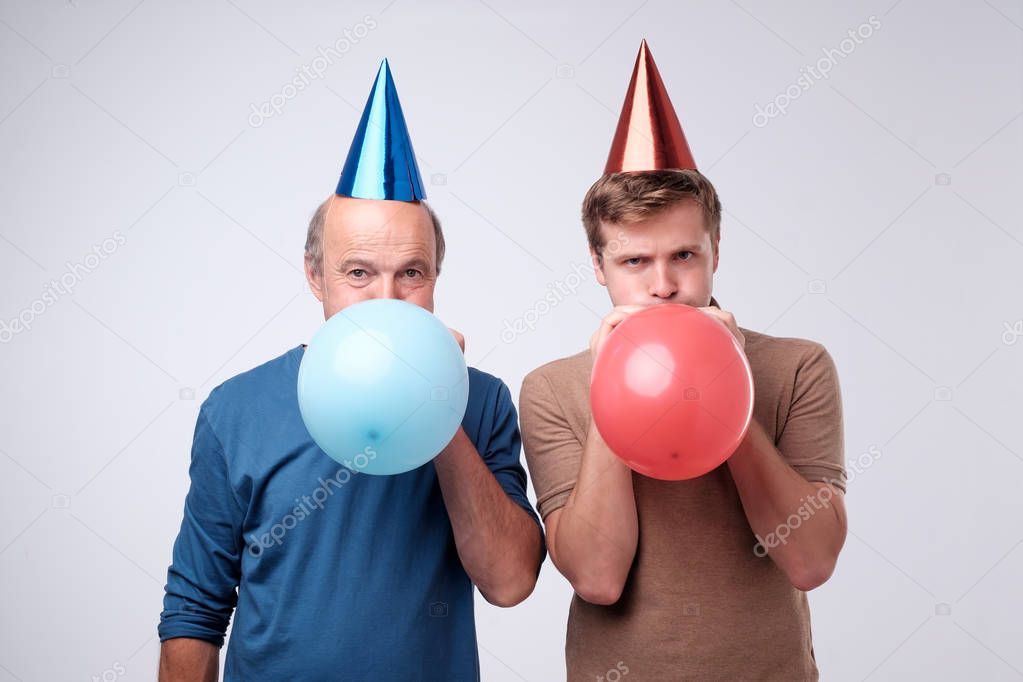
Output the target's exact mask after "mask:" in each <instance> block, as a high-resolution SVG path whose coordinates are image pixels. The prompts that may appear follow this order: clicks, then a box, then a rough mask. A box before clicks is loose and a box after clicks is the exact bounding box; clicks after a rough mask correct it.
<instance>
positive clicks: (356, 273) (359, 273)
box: [348, 268, 366, 279]
mask: <svg viewBox="0 0 1023 682" xmlns="http://www.w3.org/2000/svg"><path fill="white" fill-rule="evenodd" d="M365 274H366V271H365V270H363V269H362V268H355V269H354V270H350V271H349V272H348V276H349V277H352V278H354V279H361V278H362V277H363V276H364V275H365Z"/></svg>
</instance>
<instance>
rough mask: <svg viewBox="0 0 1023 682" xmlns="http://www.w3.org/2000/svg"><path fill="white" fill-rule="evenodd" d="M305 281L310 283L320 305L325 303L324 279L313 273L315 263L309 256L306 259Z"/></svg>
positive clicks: (310, 287)
mask: <svg viewBox="0 0 1023 682" xmlns="http://www.w3.org/2000/svg"><path fill="white" fill-rule="evenodd" d="M305 279H306V281H307V282H309V289H310V290H311V291H312V292H313V296H315V297H316V300H317V301H319V302H320V303H323V277H322V276H317V275H316V273H315V272H314V271H313V261H312V259H311V258H310V257H309V256H306V257H305Z"/></svg>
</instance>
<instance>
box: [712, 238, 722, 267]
mask: <svg viewBox="0 0 1023 682" xmlns="http://www.w3.org/2000/svg"><path fill="white" fill-rule="evenodd" d="M720 255H721V235H720V234H719V235H718V236H717V237H715V238H714V272H717V271H718V256H720Z"/></svg>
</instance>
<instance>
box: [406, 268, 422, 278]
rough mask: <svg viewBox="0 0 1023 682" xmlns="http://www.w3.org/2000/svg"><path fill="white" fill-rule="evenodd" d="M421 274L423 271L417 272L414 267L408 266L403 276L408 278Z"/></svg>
mask: <svg viewBox="0 0 1023 682" xmlns="http://www.w3.org/2000/svg"><path fill="white" fill-rule="evenodd" d="M421 274H423V273H421V272H419V271H418V270H416V269H415V268H409V269H408V270H406V271H405V276H406V277H408V278H410V279H415V278H416V277H419V276H420V275H421Z"/></svg>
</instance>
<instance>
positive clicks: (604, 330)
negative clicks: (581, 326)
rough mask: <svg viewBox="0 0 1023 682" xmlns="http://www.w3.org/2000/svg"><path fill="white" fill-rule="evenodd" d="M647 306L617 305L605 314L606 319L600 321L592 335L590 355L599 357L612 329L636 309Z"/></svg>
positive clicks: (595, 357) (594, 357)
mask: <svg viewBox="0 0 1023 682" xmlns="http://www.w3.org/2000/svg"><path fill="white" fill-rule="evenodd" d="M645 307H646V306H642V305H616V306H615V307H614V308H613V309H612V310H611V312H609V313H608V314H607V315H605V316H604V319H603V320H601V321H600V326H599V327H597V331H595V332H593V335H592V336H590V357H591V358H593V359H594V360H596V359H597V354H598V353H600V349H601V348H603V347H604V341H606V340H607V336H608V334H610V333H611V330H612V329H614V328H615V327H617V326H618V325H619V324H621V322H622V320H624V319H625V318H626V317H628V316H629V315H631V314H633V313H634V312H636V311H639V310H642V309H643V308H645Z"/></svg>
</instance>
